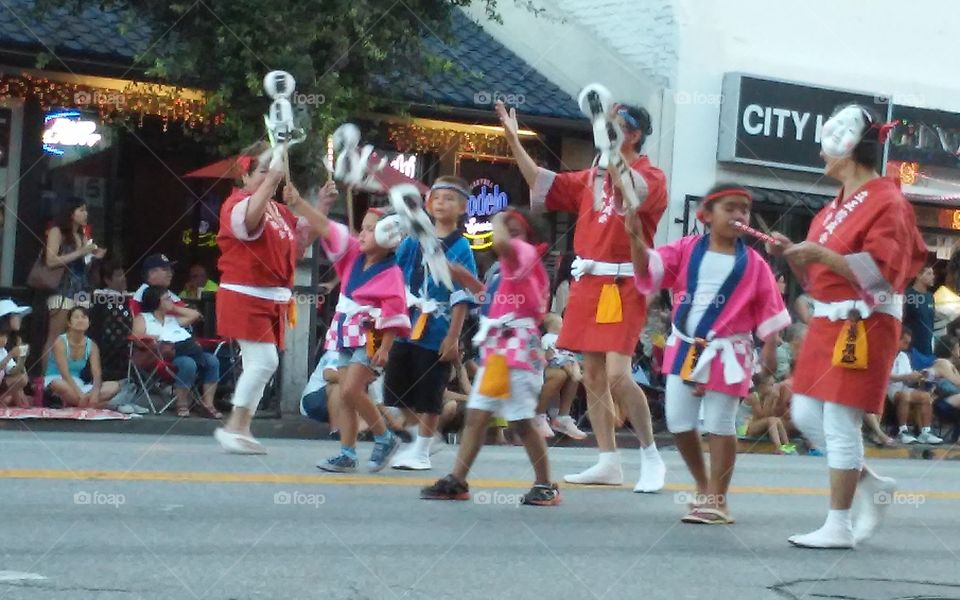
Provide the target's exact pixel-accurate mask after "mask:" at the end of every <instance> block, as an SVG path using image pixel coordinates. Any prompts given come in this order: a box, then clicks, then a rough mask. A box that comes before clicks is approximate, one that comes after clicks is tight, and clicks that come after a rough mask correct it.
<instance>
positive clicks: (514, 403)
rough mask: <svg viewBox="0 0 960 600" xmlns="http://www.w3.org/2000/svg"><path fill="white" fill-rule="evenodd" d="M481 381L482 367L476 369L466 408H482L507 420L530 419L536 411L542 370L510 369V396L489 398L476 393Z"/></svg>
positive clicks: (541, 385)
mask: <svg viewBox="0 0 960 600" xmlns="http://www.w3.org/2000/svg"><path fill="white" fill-rule="evenodd" d="M481 381H483V367H480V369H479V370H478V371H477V376H476V378H475V379H474V382H473V389H472V390H470V398H469V399H468V400H467V410H470V409H474V410H482V411H485V412H491V413H494V414H495V415H496V416H498V417H502V418H503V419H506V420H507V421H523V420H524V419H532V418H533V417H534V416H535V415H536V413H537V400H538V399H539V397H540V388H542V387H543V371H528V370H526V369H510V397H509V398H491V397H489V396H481V395H480V394H479V393H477V389H478V388H479V387H480V382H481Z"/></svg>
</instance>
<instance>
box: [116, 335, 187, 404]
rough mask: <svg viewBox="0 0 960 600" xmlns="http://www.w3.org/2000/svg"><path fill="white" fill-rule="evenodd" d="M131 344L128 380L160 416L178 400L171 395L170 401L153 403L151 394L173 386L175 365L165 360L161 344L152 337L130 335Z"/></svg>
mask: <svg viewBox="0 0 960 600" xmlns="http://www.w3.org/2000/svg"><path fill="white" fill-rule="evenodd" d="M127 341H128V342H129V353H128V363H127V379H129V380H130V381H132V382H133V384H134V385H135V386H136V387H137V392H138V395H139V394H143V395H144V396H146V398H147V404H149V405H150V410H151V411H153V414H160V413H162V412H164V411H166V410H167V409H169V408H170V407H171V406H172V405H173V403H174V402H176V401H177V398H176V396H175V395H174V394H172V393H170V396H169V400H167V399H164V400H163V401H161V402H160V403H159V404H160V405H161V407H160V409H159V410H157V405H158V403H155V402H154V401H153V395H152V394H151V392H154V393H157V392H160V391H161V388H162V387H163V386H164V385H165V384H167V385H171V387H172V383H173V381H174V371H173V364H172V363H170V362H169V361H166V360H164V358H163V356H162V355H161V353H160V344H158V343H157V339H156V338H154V337H152V336H137V335H130V336H128V337H127Z"/></svg>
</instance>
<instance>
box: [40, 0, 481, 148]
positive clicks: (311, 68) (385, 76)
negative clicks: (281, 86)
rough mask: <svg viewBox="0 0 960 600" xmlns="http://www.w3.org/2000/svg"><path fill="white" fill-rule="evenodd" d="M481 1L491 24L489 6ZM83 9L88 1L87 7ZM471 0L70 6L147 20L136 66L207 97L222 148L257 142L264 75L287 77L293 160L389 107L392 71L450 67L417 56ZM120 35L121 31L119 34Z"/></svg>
mask: <svg viewBox="0 0 960 600" xmlns="http://www.w3.org/2000/svg"><path fill="white" fill-rule="evenodd" d="M477 1H478V2H483V3H484V5H485V10H486V13H487V16H488V18H491V19H494V20H499V18H500V17H499V15H498V14H497V12H496V4H497V0H477ZM88 3H89V4H88ZM469 4H471V0H274V1H253V0H196V1H195V2H191V1H190V0H182V1H179V2H168V1H163V0H70V1H69V2H68V3H67V5H68V6H71V7H73V8H74V9H79V8H82V7H84V6H88V5H95V6H99V7H100V8H101V9H113V10H122V11H123V12H124V14H125V17H126V18H125V19H124V22H125V23H126V25H125V26H124V27H131V26H135V25H136V24H142V22H143V21H144V20H146V21H147V22H148V23H149V24H150V27H151V29H152V30H153V31H154V32H155V40H156V41H155V42H154V43H153V45H151V46H150V47H149V48H148V49H147V50H146V51H145V52H144V53H143V55H142V56H140V57H138V60H137V66H138V67H140V68H141V69H144V70H145V73H144V74H145V76H146V77H148V78H151V79H156V80H158V81H162V82H165V83H170V84H175V85H183V86H189V87H196V88H200V89H204V90H207V91H209V92H210V102H209V106H208V108H209V110H210V111H212V112H220V113H223V114H224V115H225V117H226V120H225V122H224V124H223V125H222V126H221V127H218V128H217V136H218V140H217V141H218V142H219V143H220V144H221V145H222V147H223V149H224V150H228V149H230V150H233V151H235V150H236V149H237V148H239V147H240V146H243V145H245V144H248V143H251V142H253V141H256V140H258V139H263V138H264V136H265V129H264V126H263V117H262V115H263V114H264V113H265V112H266V110H267V107H268V106H269V103H270V99H269V98H267V97H266V96H265V95H264V94H263V83H262V80H263V76H264V75H265V74H266V73H267V72H268V71H271V70H275V69H282V70H285V71H288V72H290V73H291V74H292V75H293V76H294V77H295V78H296V80H297V96H296V97H295V98H294V100H295V102H294V107H295V110H296V112H297V120H298V125H300V126H303V127H304V128H306V129H307V130H308V135H309V137H308V140H307V142H305V143H304V144H301V145H300V146H299V147H297V149H296V151H295V152H294V153H293V156H292V159H293V160H294V161H295V162H296V161H298V159H300V160H302V158H300V157H302V156H304V155H307V154H310V155H313V156H316V155H317V154H315V152H322V151H323V150H322V148H323V146H324V140H325V137H326V135H327V134H329V133H330V132H332V131H333V129H334V128H335V127H336V126H337V125H338V124H340V123H342V122H343V121H344V120H345V119H346V118H348V116H351V115H354V116H355V115H358V114H363V113H365V112H369V111H374V110H378V109H380V110H383V109H384V108H389V110H390V112H394V113H396V112H399V111H400V110H402V107H403V105H402V104H396V103H397V101H399V100H400V99H401V98H402V97H403V96H407V97H409V92H410V91H409V90H403V91H405V92H407V93H406V94H404V95H401V93H400V92H401V90H396V89H393V88H392V87H391V85H390V84H389V82H390V81H391V80H393V79H394V76H395V75H396V74H397V73H400V72H404V73H413V74H420V73H423V74H426V73H428V72H433V70H436V69H452V68H455V67H454V65H451V64H449V63H448V62H447V61H444V60H441V59H439V58H438V57H436V56H432V55H430V54H429V52H427V51H426V50H425V46H424V40H425V39H426V38H427V36H438V37H440V38H441V39H444V38H445V36H448V35H449V25H448V23H449V21H448V16H449V14H450V11H452V10H457V8H456V7H458V6H465V5H469ZM63 7H64V2H63V0H59V1H58V0H40V1H39V2H38V3H37V7H36V8H37V10H38V11H40V12H41V13H42V12H43V11H45V10H53V9H60V10H63ZM117 34H118V35H123V31H119V32H117Z"/></svg>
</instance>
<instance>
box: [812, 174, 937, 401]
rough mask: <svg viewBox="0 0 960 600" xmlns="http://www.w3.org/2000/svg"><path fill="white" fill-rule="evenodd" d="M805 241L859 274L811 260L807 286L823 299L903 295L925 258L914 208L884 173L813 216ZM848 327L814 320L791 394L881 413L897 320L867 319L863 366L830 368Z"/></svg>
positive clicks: (874, 299) (895, 342)
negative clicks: (851, 275) (837, 256)
mask: <svg viewBox="0 0 960 600" xmlns="http://www.w3.org/2000/svg"><path fill="white" fill-rule="evenodd" d="M807 240H808V241H810V242H815V243H818V244H821V245H823V246H826V247H827V248H828V249H830V250H833V251H834V252H837V253H838V254H841V255H843V256H844V257H845V258H846V260H847V263H848V264H849V265H850V267H851V270H852V271H853V272H854V275H855V277H856V279H857V281H856V282H851V281H849V280H847V279H846V278H844V277H842V276H840V275H838V274H837V273H835V272H834V271H832V270H830V269H829V268H827V267H825V266H824V265H821V264H813V265H810V266H809V267H808V268H807V269H806V273H805V275H806V289H807V292H808V293H809V294H810V296H811V297H813V299H814V300H819V301H821V302H837V301H842V300H864V301H866V302H867V304H868V305H871V306H872V305H874V304H875V303H876V302H877V301H878V300H882V295H883V291H882V290H886V291H887V292H891V291H892V292H893V293H894V294H903V292H904V290H905V289H906V286H907V283H908V282H909V281H910V279H911V278H912V277H914V276H915V275H916V274H917V272H918V271H919V270H920V269H921V267H922V266H923V264H924V261H925V260H926V257H927V248H926V244H925V243H924V241H923V237H922V236H921V235H920V232H919V231H918V230H917V225H916V218H915V216H914V212H913V207H912V206H911V205H910V203H909V202H908V201H907V199H906V198H904V197H903V194H901V193H900V188H899V184H898V182H896V181H894V180H893V179H890V178H885V177H878V178H876V179H873V180H871V181H869V182H867V183H866V184H864V185H863V187H861V188H860V189H859V190H857V191H856V192H855V193H854V194H851V195H850V196H849V197H848V198H847V199H846V200H843V191H842V190H841V192H840V195H839V196H838V197H837V198H835V199H834V200H833V201H832V202H831V203H830V204H828V205H827V206H825V207H824V208H823V209H822V210H821V211H820V212H819V213H818V214H817V216H816V217H815V218H814V220H813V223H812V224H811V225H810V232H809V233H808V234H807ZM878 290H880V291H878ZM894 302H900V301H899V300H894ZM901 306H902V302H901ZM844 324H845V321H831V320H829V319H826V318H822V317H816V318H813V319H811V320H810V326H809V329H808V330H807V337H806V338H805V339H804V341H803V346H802V348H801V350H800V354H799V356H798V357H797V362H796V368H795V370H794V373H793V391H794V392H796V393H799V394H804V395H807V396H811V397H813V398H816V399H818V400H823V401H826V402H836V403H838V404H844V405H847V406H853V407H856V408H860V409H863V410H865V411H866V412H872V413H876V412H879V411H880V409H881V408H882V406H883V401H884V396H885V393H886V388H887V383H888V381H889V379H890V370H891V368H892V366H893V361H894V358H896V355H897V349H898V345H899V337H900V320H899V319H897V318H895V317H893V316H891V315H888V314H884V313H880V312H873V313H872V314H871V315H870V316H869V317H868V318H867V319H865V320H864V325H865V329H866V333H867V368H866V369H849V368H844V367H840V366H834V365H833V350H834V345H835V344H836V341H837V337H838V336H839V335H840V333H841V330H842V329H843V326H844Z"/></svg>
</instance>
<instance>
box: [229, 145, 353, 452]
mask: <svg viewBox="0 0 960 600" xmlns="http://www.w3.org/2000/svg"><path fill="white" fill-rule="evenodd" d="M237 166H238V167H239V168H240V171H241V179H242V182H243V183H242V187H240V188H235V189H234V190H233V192H232V193H231V194H230V196H229V197H228V198H227V199H226V201H224V203H223V206H222V207H221V209H220V231H219V233H218V234H217V245H218V246H219V247H220V252H221V255H220V260H219V262H218V264H217V266H218V267H219V269H220V272H221V279H220V281H221V283H220V290H219V291H218V292H217V335H219V336H221V337H225V338H228V339H232V340H236V341H237V343H238V344H239V346H240V354H241V361H242V369H243V370H242V371H241V373H240V378H239V379H238V380H237V388H236V391H235V393H234V395H233V410H232V411H231V413H230V417H229V419H228V420H227V422H226V424H224V426H223V427H222V428H218V429H217V430H216V431H215V432H214V437H215V438H216V440H217V441H218V442H219V443H220V446H221V447H222V448H223V449H224V450H226V451H227V452H230V453H233V454H265V453H266V449H264V447H263V446H262V445H261V444H260V442H258V441H257V440H256V439H254V438H253V435H252V434H251V433H250V423H251V421H252V420H253V415H254V413H255V412H256V411H257V405H258V404H259V403H260V399H261V398H262V397H263V390H264V389H265V388H266V385H267V383H268V382H269V381H270V378H271V377H273V373H274V371H276V370H277V366H278V365H279V363H280V358H279V355H278V353H277V351H278V350H282V349H283V342H284V331H285V329H286V328H287V318H288V311H289V310H290V309H291V308H292V306H293V305H292V304H291V297H292V292H291V287H292V286H293V275H294V267H295V265H296V260H297V258H298V257H299V256H301V255H302V254H303V251H304V249H306V247H307V246H309V245H310V244H311V243H312V242H313V240H315V239H316V236H317V226H318V225H319V224H320V223H321V219H322V220H324V221H325V217H323V215H321V214H320V213H319V212H318V211H317V209H315V208H314V207H313V206H311V205H310V204H309V203H307V202H303V201H301V200H300V197H299V195H298V196H296V197H295V198H292V197H291V198H289V199H288V200H287V203H286V205H284V204H280V203H278V202H275V201H274V200H273V196H274V194H275V193H276V190H277V185H278V184H279V183H280V180H281V179H282V178H283V157H282V154H281V153H280V148H279V147H278V148H275V149H274V150H273V151H272V152H271V150H270V148H269V147H268V146H267V145H266V144H264V143H260V144H257V145H254V146H251V147H250V148H248V149H247V150H245V151H244V152H243V153H242V154H241V156H240V158H238V159H237ZM336 195H337V189H336V186H335V185H334V184H332V183H331V184H328V185H327V186H324V187H322V188H320V191H319V198H320V202H321V204H322V203H325V202H329V201H330V200H331V199H332V198H336ZM291 209H293V210H296V211H297V212H299V213H300V214H301V215H303V216H302V217H300V218H297V217H296V216H294V213H293V212H292V210H291Z"/></svg>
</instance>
